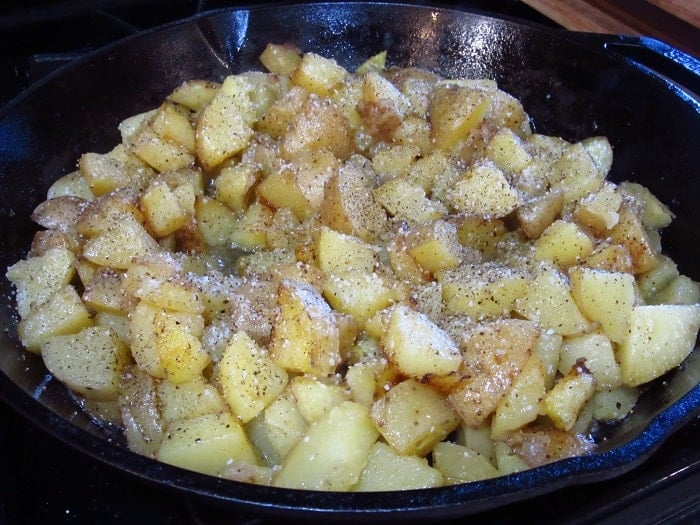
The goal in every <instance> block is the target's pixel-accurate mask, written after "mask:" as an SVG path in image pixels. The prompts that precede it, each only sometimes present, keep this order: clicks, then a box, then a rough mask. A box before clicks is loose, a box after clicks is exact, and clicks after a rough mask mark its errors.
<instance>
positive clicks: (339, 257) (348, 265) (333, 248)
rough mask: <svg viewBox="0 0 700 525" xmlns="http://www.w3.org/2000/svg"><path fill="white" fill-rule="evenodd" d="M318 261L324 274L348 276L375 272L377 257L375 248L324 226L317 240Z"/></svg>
mask: <svg viewBox="0 0 700 525" xmlns="http://www.w3.org/2000/svg"><path fill="white" fill-rule="evenodd" d="M315 253H316V261H317V264H318V266H319V268H321V270H323V271H324V272H326V273H327V274H333V275H346V274H349V273H353V272H357V273H360V274H369V273H372V272H373V271H374V267H375V264H376V263H377V255H376V253H375V250H374V248H373V247H372V246H371V245H369V244H367V243H366V242H364V241H363V240H361V239H359V238H357V237H355V236H352V235H347V234H344V233H340V232H337V231H335V230H332V229H331V228H328V227H326V226H323V227H322V228H321V231H320V233H319V235H318V239H317V240H316V251H315Z"/></svg>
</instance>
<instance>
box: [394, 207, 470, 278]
mask: <svg viewBox="0 0 700 525" xmlns="http://www.w3.org/2000/svg"><path fill="white" fill-rule="evenodd" d="M406 242H407V244H408V245H409V249H408V253H410V254H411V257H413V258H414V259H415V260H416V262H417V263H418V264H419V265H420V266H421V268H423V269H424V270H426V271H428V272H430V273H431V274H433V275H435V274H436V273H437V272H439V271H440V270H445V269H448V268H455V267H456V266H458V265H459V264H460V263H461V262H462V259H463V257H464V249H463V248H462V245H461V244H460V242H459V239H458V237H457V228H456V227H455V226H454V225H453V224H452V223H448V222H445V221H442V220H437V221H434V222H430V223H423V224H419V225H417V226H416V227H414V228H412V229H411V231H410V232H409V234H408V236H407V239H406Z"/></svg>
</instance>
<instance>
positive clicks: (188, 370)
mask: <svg viewBox="0 0 700 525" xmlns="http://www.w3.org/2000/svg"><path fill="white" fill-rule="evenodd" d="M188 317H189V319H188ZM201 323H203V320H202V318H201V316H200V315H198V314H187V313H185V312H178V313H177V314H175V313H169V312H168V311H167V310H158V312H157V313H156V314H155V316H154V318H153V330H154V332H155V343H156V348H157V352H158V358H159V361H160V364H161V366H162V367H163V373H164V376H165V378H166V379H168V380H169V381H171V382H173V383H175V384H179V383H186V382H188V381H191V380H193V379H194V378H196V377H198V376H199V375H200V374H201V373H202V370H204V368H205V367H206V366H207V365H208V364H209V362H210V360H211V358H210V356H209V354H208V353H207V352H206V350H204V348H203V347H202V343H201V341H200V339H199V337H197V335H201V332H200V331H199V326H201ZM193 332H195V333H193ZM197 332H199V334H198V333H197ZM132 348H133V346H132Z"/></svg>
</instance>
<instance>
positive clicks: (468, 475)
mask: <svg viewBox="0 0 700 525" xmlns="http://www.w3.org/2000/svg"><path fill="white" fill-rule="evenodd" d="M433 465H434V467H435V468H436V469H437V470H439V471H440V472H441V473H442V475H443V476H444V478H445V484H446V485H456V484H458V483H468V482H470V481H480V480H482V479H489V478H495V477H498V476H499V475H500V474H499V472H498V469H497V468H496V467H495V466H494V465H493V464H492V463H491V462H490V461H489V460H488V459H487V458H485V457H484V456H482V455H481V454H479V453H478V452H476V451H474V450H472V449H470V448H467V447H465V446H462V445H458V444H456V443H450V442H449V441H442V442H440V443H438V444H437V445H435V449H434V450H433Z"/></svg>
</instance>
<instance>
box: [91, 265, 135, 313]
mask: <svg viewBox="0 0 700 525" xmlns="http://www.w3.org/2000/svg"><path fill="white" fill-rule="evenodd" d="M82 299H83V302H84V303H85V305H86V306H88V307H90V308H92V309H94V310H98V311H102V312H113V313H123V312H128V311H129V310H130V309H131V308H133V306H134V304H133V298H131V297H129V296H127V294H126V292H125V290H124V289H123V288H122V274H121V273H118V272H115V271H114V270H112V269H111V268H101V269H99V270H98V271H97V273H96V274H95V276H94V277H93V278H92V279H91V280H90V282H89V283H88V284H87V285H86V286H85V289H84V290H83V296H82Z"/></svg>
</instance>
